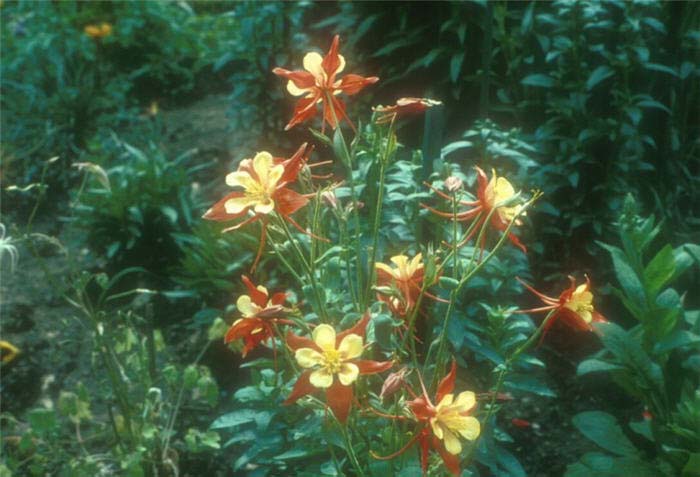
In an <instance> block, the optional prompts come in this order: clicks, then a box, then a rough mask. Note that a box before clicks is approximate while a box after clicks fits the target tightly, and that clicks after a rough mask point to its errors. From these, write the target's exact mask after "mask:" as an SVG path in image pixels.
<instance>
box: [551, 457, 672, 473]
mask: <svg viewBox="0 0 700 477" xmlns="http://www.w3.org/2000/svg"><path fill="white" fill-rule="evenodd" d="M661 475H663V474H661V473H660V472H659V471H657V470H656V468H654V467H653V466H652V465H650V464H648V463H646V462H644V461H642V460H641V459H639V458H637V457H629V456H628V457H613V456H610V455H607V454H603V453H601V452H588V453H586V454H584V456H583V457H581V460H580V461H579V462H577V463H575V464H572V465H569V466H568V467H567V468H566V473H565V474H564V477H592V476H594V477H621V476H634V477H661Z"/></svg>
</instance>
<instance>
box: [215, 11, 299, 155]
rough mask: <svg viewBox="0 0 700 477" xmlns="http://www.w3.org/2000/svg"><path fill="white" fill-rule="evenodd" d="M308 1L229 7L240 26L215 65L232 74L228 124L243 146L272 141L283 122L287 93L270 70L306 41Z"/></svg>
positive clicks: (259, 145)
mask: <svg viewBox="0 0 700 477" xmlns="http://www.w3.org/2000/svg"><path fill="white" fill-rule="evenodd" d="M311 5H312V4H311V3H310V2H306V1H301V2H279V1H277V2H274V1H273V2H264V3H260V2H250V1H243V2H235V3H233V4H231V11H230V12H228V14H229V15H231V16H232V17H233V18H235V19H236V26H237V28H236V30H235V32H233V34H232V35H231V36H230V37H229V39H228V41H227V42H226V48H225V49H224V50H222V51H221V54H220V55H219V57H218V58H217V59H216V62H215V63H214V65H213V67H214V70H215V71H219V70H221V71H222V73H221V74H227V73H228V75H229V77H228V80H229V83H230V84H231V85H232V88H233V89H232V91H231V94H230V96H229V98H228V100H229V101H230V108H229V110H228V117H229V119H230V124H229V128H230V131H231V134H232V135H233V137H234V141H235V142H236V144H237V145H240V146H242V147H243V148H245V149H249V148H259V147H265V146H267V145H269V144H270V143H271V142H273V141H274V140H275V132H276V131H279V130H280V129H281V128H282V127H283V126H284V123H283V115H282V114H280V111H281V110H282V109H283V107H284V106H283V104H284V103H283V102H282V101H281V100H282V98H283V95H282V94H280V93H279V92H278V91H277V90H276V88H274V82H275V79H274V77H273V76H272V75H270V72H271V71H272V68H273V67H274V65H275V64H277V63H279V62H287V61H289V59H290V58H291V57H292V55H293V54H295V53H297V52H299V51H302V50H301V49H302V48H304V47H305V46H306V43H307V35H306V34H305V33H304V31H303V26H304V18H305V15H306V13H307V11H308V10H309V9H310V7H311Z"/></svg>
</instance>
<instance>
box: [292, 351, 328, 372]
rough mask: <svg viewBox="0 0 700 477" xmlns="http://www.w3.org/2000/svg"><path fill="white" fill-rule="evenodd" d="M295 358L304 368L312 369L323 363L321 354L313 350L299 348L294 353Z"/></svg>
mask: <svg viewBox="0 0 700 477" xmlns="http://www.w3.org/2000/svg"><path fill="white" fill-rule="evenodd" d="M294 358H295V359H296V360H297V363H299V366H301V367H302V368H311V367H313V366H316V365H317V364H321V363H323V356H322V355H321V353H319V352H318V351H316V350H315V349H311V348H299V349H298V350H296V351H295V352H294Z"/></svg>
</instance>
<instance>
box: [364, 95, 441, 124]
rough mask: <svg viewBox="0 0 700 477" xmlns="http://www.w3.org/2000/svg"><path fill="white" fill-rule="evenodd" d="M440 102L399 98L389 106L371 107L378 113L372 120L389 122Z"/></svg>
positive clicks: (418, 112) (381, 122)
mask: <svg viewBox="0 0 700 477" xmlns="http://www.w3.org/2000/svg"><path fill="white" fill-rule="evenodd" d="M440 104H442V102H440V101H437V100H434V99H428V98H400V99H397V100H396V104H393V105H391V106H375V107H374V108H372V110H373V111H375V112H377V113H379V114H378V115H377V118H376V119H375V120H374V122H375V123H377V124H385V123H389V122H391V121H393V120H394V119H395V118H400V117H404V116H411V115H414V114H421V113H424V112H425V111H426V110H428V109H430V108H432V107H433V106H438V105H440Z"/></svg>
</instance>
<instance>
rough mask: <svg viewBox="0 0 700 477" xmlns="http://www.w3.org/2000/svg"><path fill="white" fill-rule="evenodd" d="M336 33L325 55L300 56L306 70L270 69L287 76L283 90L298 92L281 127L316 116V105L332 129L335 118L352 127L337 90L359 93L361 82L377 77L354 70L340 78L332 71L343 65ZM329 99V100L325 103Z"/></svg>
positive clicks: (346, 92) (371, 81)
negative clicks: (344, 121) (321, 108)
mask: <svg viewBox="0 0 700 477" xmlns="http://www.w3.org/2000/svg"><path fill="white" fill-rule="evenodd" d="M338 42H339V37H338V35H335V36H334V37H333V42H332V43H331V47H330V49H329V50H328V53H327V54H326V56H323V57H322V56H321V55H320V54H318V53H316V52H311V53H307V54H306V56H304V69H305V70H306V71H302V70H298V71H289V70H286V69H284V68H279V67H278V68H275V69H274V70H272V72H273V73H275V74H276V75H278V76H282V77H283V78H286V79H288V80H289V81H288V82H287V91H289V93H290V94H291V95H293V96H301V98H300V99H299V100H298V101H297V104H296V107H295V108H294V116H293V117H292V119H291V121H289V124H287V126H286V127H285V130H289V129H291V128H293V127H294V126H296V125H297V124H300V123H303V122H305V121H307V120H309V119H311V118H313V117H314V116H316V105H317V104H322V105H323V127H324V128H325V123H328V125H329V126H330V127H331V128H333V129H335V128H336V127H337V125H338V124H337V122H338V121H341V120H343V119H345V120H346V121H347V122H348V123H349V124H350V125H351V126H352V127H353V128H354V126H353V124H352V122H351V121H350V119H348V117H347V115H346V114H345V103H343V101H342V100H340V99H338V98H337V95H339V94H340V93H345V94H347V95H348V96H351V95H353V94H357V93H359V92H360V91H361V90H362V89H363V88H364V87H365V86H367V85H370V84H373V83H376V82H377V81H379V78H377V77H376V76H370V77H368V78H365V77H363V76H360V75H356V74H346V75H345V76H343V78H342V79H336V75H338V73H340V72H342V71H343V69H344V68H345V58H343V56H342V55H340V54H338ZM329 101H330V104H329Z"/></svg>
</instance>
